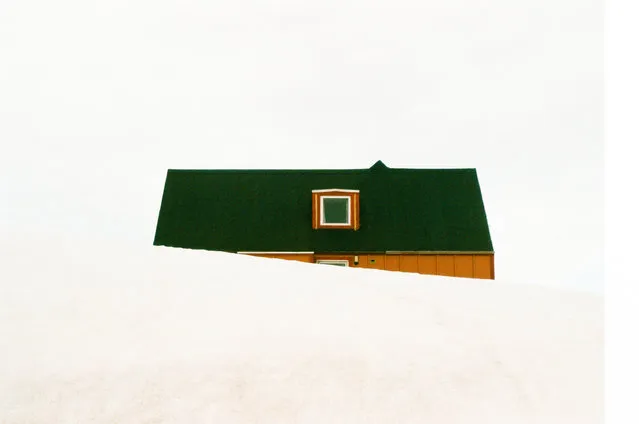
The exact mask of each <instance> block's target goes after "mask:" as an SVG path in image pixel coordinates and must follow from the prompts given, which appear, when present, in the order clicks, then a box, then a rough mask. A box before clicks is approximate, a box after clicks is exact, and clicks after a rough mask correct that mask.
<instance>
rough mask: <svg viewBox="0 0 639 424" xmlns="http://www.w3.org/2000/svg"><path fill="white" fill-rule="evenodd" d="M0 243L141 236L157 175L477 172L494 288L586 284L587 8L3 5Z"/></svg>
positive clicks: (592, 17)
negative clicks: (195, 171) (202, 171)
mask: <svg viewBox="0 0 639 424" xmlns="http://www.w3.org/2000/svg"><path fill="white" fill-rule="evenodd" d="M0 143H1V150H0V232H2V233H4V234H5V235H6V237H4V238H5V240H10V239H12V238H14V237H23V235H25V236H26V234H29V237H33V235H34V234H35V235H37V236H41V237H43V238H48V237H58V236H63V237H65V238H66V239H67V240H73V239H77V240H78V243H81V242H82V240H86V239H97V240H102V241H105V242H108V243H126V244H146V245H151V244H152V241H153V234H154V230H155V224H156V219H157V213H158V209H159V205H160V200H161V195H162V188H163V184H164V178H165V173H166V170H167V168H365V167H369V166H371V165H372V164H373V163H374V162H375V161H376V160H378V159H381V160H383V161H384V162H385V163H386V164H387V165H388V166H391V167H420V168H426V167H442V166H445V167H474V168H477V170H478V173H479V178H480V182H481V184H482V190H483V194H484V201H485V204H486V209H487V213H488V219H489V223H490V226H491V232H492V236H493V242H494V245H495V250H496V273H497V277H498V278H500V279H501V278H504V279H509V280H512V281H514V282H532V283H542V284H557V285H563V286H570V287H581V288H583V289H588V290H598V291H601V290H603V257H602V256H603V4H602V2H601V1H600V0H579V1H577V0H536V1H532V0H522V1H517V2H514V1H511V0H485V1H482V2H477V1H470V0H449V1H445V2H441V1H439V2H435V1H431V0H421V1H406V0H393V1H391V0H369V1H352V0H340V1H336V0H325V1H321V2H318V1H299V0H298V1H259V0H251V1H247V0H243V1H239V0H236V1H212V0H209V1H195V0H181V1H177V0H174V1H163V0H155V1H150V0H126V1H125V0H108V1H106V0H104V1H91V2H88V1H84V0H75V1H74V0H58V1H56V2H50V1H45V0H2V1H1V2H0Z"/></svg>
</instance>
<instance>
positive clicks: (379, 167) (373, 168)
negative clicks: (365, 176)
mask: <svg viewBox="0 0 639 424" xmlns="http://www.w3.org/2000/svg"><path fill="white" fill-rule="evenodd" d="M384 169H388V166H386V165H385V164H384V162H382V161H381V160H378V161H377V162H375V164H374V165H373V166H371V171H381V170H384Z"/></svg>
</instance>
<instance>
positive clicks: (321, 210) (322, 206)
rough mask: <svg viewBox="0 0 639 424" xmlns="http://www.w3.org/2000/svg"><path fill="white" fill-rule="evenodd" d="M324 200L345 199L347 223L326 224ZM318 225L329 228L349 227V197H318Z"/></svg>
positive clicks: (350, 205) (350, 206)
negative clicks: (346, 201)
mask: <svg viewBox="0 0 639 424" xmlns="http://www.w3.org/2000/svg"><path fill="white" fill-rule="evenodd" d="M324 199H346V200H348V203H347V204H348V210H347V217H348V222H347V223H346V224H336V223H328V222H326V221H325V220H324ZM319 202H320V225H322V226H331V227H350V226H351V215H352V213H351V212H352V211H351V208H352V204H351V196H320V198H319Z"/></svg>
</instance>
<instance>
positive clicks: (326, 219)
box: [313, 188, 359, 230]
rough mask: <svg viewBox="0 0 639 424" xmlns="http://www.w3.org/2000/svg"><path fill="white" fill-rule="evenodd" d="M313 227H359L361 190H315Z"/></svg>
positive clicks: (353, 228)
mask: <svg viewBox="0 0 639 424" xmlns="http://www.w3.org/2000/svg"><path fill="white" fill-rule="evenodd" d="M313 228H315V229H329V228H331V229H351V230H357V229H358V228H359V190H346V189H337V188H334V189H324V190H313Z"/></svg>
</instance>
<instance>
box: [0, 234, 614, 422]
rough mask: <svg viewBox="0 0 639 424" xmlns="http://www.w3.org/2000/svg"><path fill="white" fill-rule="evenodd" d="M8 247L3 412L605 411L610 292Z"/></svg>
mask: <svg viewBox="0 0 639 424" xmlns="http://www.w3.org/2000/svg"><path fill="white" fill-rule="evenodd" d="M39 244H40V246H39V247H38V243H32V242H30V241H29V240H27V241H24V243H22V244H20V243H17V244H15V245H9V244H5V245H2V246H0V258H2V262H3V265H2V267H0V268H1V269H0V422H1V423H3V424H4V423H7V424H8V423H53V422H55V423H136V424H137V423H229V424H232V423H278V424H281V423H438V424H450V423H491V424H495V423H509V424H516V423H544V424H552V423H562V424H566V423H578V424H588V423H600V422H603V302H602V298H601V297H600V296H599V295H596V294H591V293H580V292H571V291H560V290H555V289H550V288H544V287H538V286H532V285H530V286H529V285H523V284H513V283H512V282H501V281H485V280H469V279H468V280H467V279H453V278H446V277H434V276H420V275H415V274H406V273H393V272H386V271H376V270H355V269H345V268H341V267H331V266H320V265H311V264H302V263H295V262H290V261H280V260H272V259H259V258H252V257H246V256H241V255H232V254H225V253H216V252H203V251H191V250H183V249H169V248H162V247H149V248H145V249H135V248H125V247H108V246H102V245H98V244H94V243H87V244H85V245H74V244H73V243H72V242H69V243H57V244H47V243H39Z"/></svg>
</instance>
